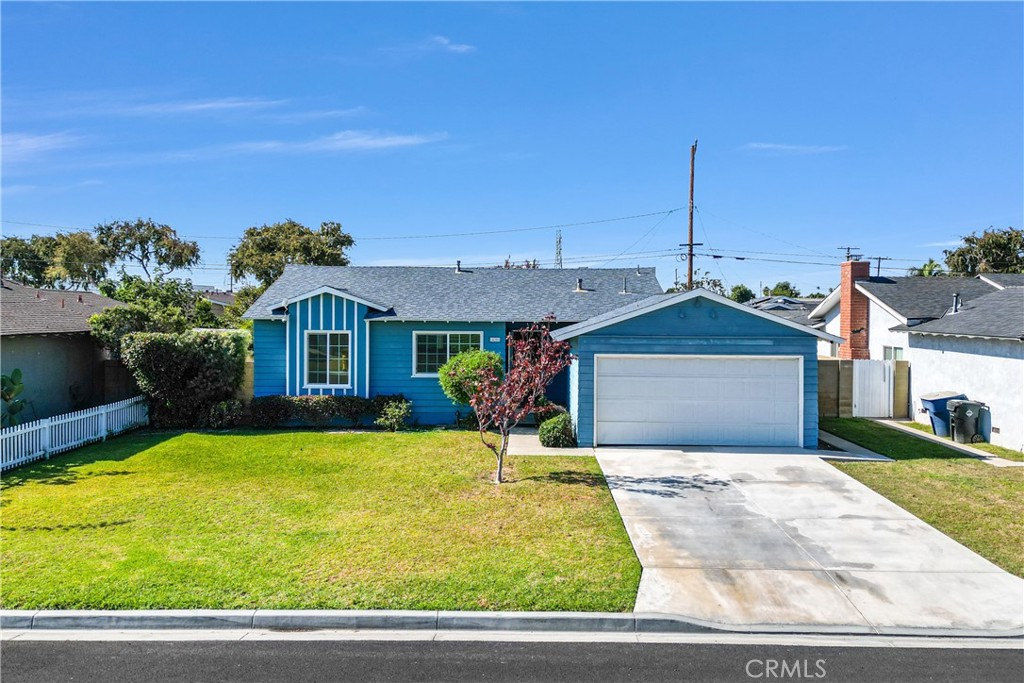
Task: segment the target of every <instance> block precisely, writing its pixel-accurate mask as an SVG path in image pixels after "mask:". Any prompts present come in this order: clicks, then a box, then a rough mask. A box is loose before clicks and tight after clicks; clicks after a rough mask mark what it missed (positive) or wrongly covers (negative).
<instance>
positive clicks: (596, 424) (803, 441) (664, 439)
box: [552, 290, 841, 448]
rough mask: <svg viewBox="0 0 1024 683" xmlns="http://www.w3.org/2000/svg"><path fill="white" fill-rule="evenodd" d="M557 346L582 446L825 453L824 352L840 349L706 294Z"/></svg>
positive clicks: (639, 307) (651, 308) (611, 317)
mask: <svg viewBox="0 0 1024 683" xmlns="http://www.w3.org/2000/svg"><path fill="white" fill-rule="evenodd" d="M552 336H553V337H555V338H556V339H564V340H568V341H569V342H570V343H571V345H572V351H573V354H574V355H575V360H574V361H573V366H572V367H571V368H570V373H569V408H570V413H571V414H572V417H573V420H574V423H575V426H576V432H577V440H578V442H579V444H580V445H581V446H595V445H597V446H633V445H649V446H686V445H696V446H773V447H806V448H814V447H816V446H817V430H818V423H817V420H818V393H817V383H818V375H817V340H818V338H826V339H829V340H838V338H837V337H833V336H832V335H828V334H826V333H824V332H821V331H819V330H815V329H813V328H810V327H807V326H804V325H800V324H799V323H794V322H791V321H789V320H786V319H784V318H779V317H777V316H773V315H771V314H770V313H766V312H764V311H759V310H757V309H755V308H752V307H750V306H744V305H742V304H737V303H735V302H733V301H730V300H728V299H726V298H724V297H721V296H718V295H717V294H713V293H711V292H707V291H704V290H693V291H690V292H684V293H677V294H665V295H658V296H653V297H651V298H650V299H648V300H644V301H641V302H639V303H637V304H632V305H630V306H627V307H623V309H621V310H620V311H613V312H611V313H609V314H605V315H603V316H599V317H598V318H594V319H592V320H590V321H583V322H581V323H577V324H575V325H570V326H568V327H564V328H562V329H559V330H556V331H554V332H553V333H552ZM840 341H841V340H840Z"/></svg>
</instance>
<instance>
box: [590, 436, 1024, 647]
mask: <svg viewBox="0 0 1024 683" xmlns="http://www.w3.org/2000/svg"><path fill="white" fill-rule="evenodd" d="M772 451H773V452H771V453H768V452H751V449H742V450H741V449H721V448H719V449H701V450H700V451H699V452H696V451H695V452H684V451H682V450H656V449H612V448H598V449H596V454H597V459H598V462H599V463H600V464H601V468H602V469H603V470H604V473H605V476H606V478H607V479H608V484H609V486H610V488H611V491H612V496H613V497H614V499H615V503H616V505H617V506H618V508H619V512H620V513H621V515H622V519H623V521H624V523H625V526H626V530H627V532H628V533H629V537H630V539H631V540H632V542H633V546H634V548H635V550H636V553H637V556H638V557H639V559H640V563H641V565H642V566H643V575H642V578H641V581H640V589H639V593H638V596H637V604H636V612H637V613H638V614H640V613H661V614H671V615H679V616H683V617H686V618H689V619H696V620H699V621H702V622H706V623H715V624H720V625H722V626H724V627H726V628H730V627H731V628H757V627H759V626H767V627H786V628H793V629H805V630H814V631H819V632H828V631H830V630H834V631H841V632H850V633H858V632H862V633H886V634H893V633H909V632H922V631H927V632H932V631H934V632H936V633H943V634H947V635H953V634H974V635H980V634H983V633H984V634H989V635H992V634H1009V633H1019V632H1022V631H1024V613H1022V612H1024V608H1022V605H1024V582H1022V581H1021V580H1020V579H1018V578H1016V577H1014V576H1012V575H1010V574H1008V573H1006V572H1005V571H1003V570H1002V569H1000V568H999V567H997V566H995V565H994V564H992V563H991V562H989V561H988V560H985V559H984V558H982V557H980V556H979V555H977V554H975V553H973V552H972V551H970V550H968V549H967V548H965V547H963V546H961V545H960V544H958V543H956V542H955V541H953V540H952V539H950V538H948V537H947V536H945V535H943V534H942V533H940V532H938V531H936V530H935V529H933V528H932V527H930V526H929V525H927V524H925V523H924V522H922V521H921V520H919V519H917V518H916V517H914V516H913V515H911V514H910V513H908V512H906V511H905V510H903V509H902V508H900V507H898V506H896V505H895V504H893V503H892V502H890V501H889V500H887V499H886V498H884V497H882V496H881V495H879V494H877V493H875V492H874V491H872V490H870V489H869V488H867V487H866V486H864V485H862V484H860V483H859V482H857V481H855V480H854V479H852V478H850V477H848V476H846V475H845V474H843V473H842V472H840V471H839V470H837V469H835V468H834V467H832V466H830V465H828V464H827V463H825V462H823V461H822V460H821V459H820V458H819V457H818V456H817V455H809V454H806V452H800V451H791V452H789V453H785V452H780V451H779V450H778V449H772ZM879 466H880V467H885V465H884V464H880V465H879Z"/></svg>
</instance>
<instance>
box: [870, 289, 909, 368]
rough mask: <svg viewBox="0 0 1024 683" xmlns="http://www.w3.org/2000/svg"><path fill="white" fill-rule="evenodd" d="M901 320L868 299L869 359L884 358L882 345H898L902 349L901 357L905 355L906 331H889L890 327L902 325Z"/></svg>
mask: <svg viewBox="0 0 1024 683" xmlns="http://www.w3.org/2000/svg"><path fill="white" fill-rule="evenodd" d="M902 324H903V321H902V320H900V319H899V318H897V317H895V316H894V315H892V314H891V313H889V312H888V311H886V310H885V309H884V308H882V307H881V306H879V305H878V304H876V303H875V302H874V301H871V300H870V299H868V330H869V333H868V353H870V354H871V360H885V356H884V355H883V354H882V347H883V346H899V347H900V348H902V349H903V358H904V359H906V357H907V333H906V332H890V331H889V328H890V327H896V326H897V325H902Z"/></svg>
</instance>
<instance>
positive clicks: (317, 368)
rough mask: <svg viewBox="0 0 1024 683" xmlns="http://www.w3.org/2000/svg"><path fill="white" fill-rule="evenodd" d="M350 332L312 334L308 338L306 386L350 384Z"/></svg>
mask: <svg viewBox="0 0 1024 683" xmlns="http://www.w3.org/2000/svg"><path fill="white" fill-rule="evenodd" d="M348 373H349V348H348V332H310V333H309V334H308V335H307V336H306V384H307V385H316V384H319V385H324V386H347V385H348V384H349V374H348Z"/></svg>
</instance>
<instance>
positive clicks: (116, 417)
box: [0, 396, 149, 470]
mask: <svg viewBox="0 0 1024 683" xmlns="http://www.w3.org/2000/svg"><path fill="white" fill-rule="evenodd" d="M147 424H149V404H148V402H147V400H146V398H145V397H144V396H136V397H135V398H129V399H125V400H124V401H118V402H117V403H108V404H106V405H102V406H96V407H95V408H86V409H85V410H77V411H75V412H73V413H65V414H64V415H57V416H55V417H49V418H45V419H42V420H33V421H32V422H26V423H24V424H20V425H16V426H14V427H7V428H5V429H3V430H0V470H9V469H11V468H13V467H17V466H18V465H24V464H25V463H29V462H34V461H36V460H42V459H44V458H49V457H50V456H51V455H55V454H57V453H63V452H64V451H69V450H71V449H72V448H77V447H79V446H84V445H85V444H87V443H92V442H94V441H103V440H105V439H106V438H107V437H108V436H114V435H116V434H120V433H121V432H125V431H128V430H129V429H134V428H135V427H142V426H144V425H147Z"/></svg>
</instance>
